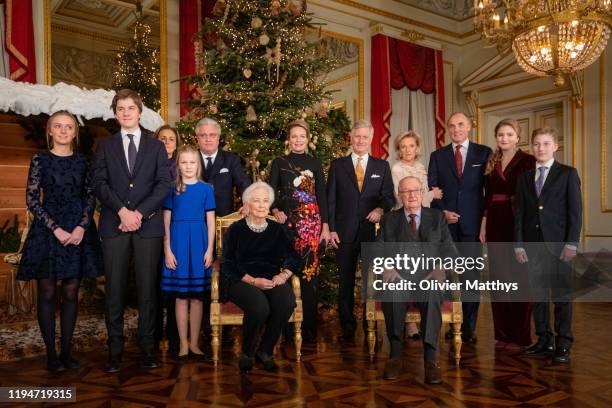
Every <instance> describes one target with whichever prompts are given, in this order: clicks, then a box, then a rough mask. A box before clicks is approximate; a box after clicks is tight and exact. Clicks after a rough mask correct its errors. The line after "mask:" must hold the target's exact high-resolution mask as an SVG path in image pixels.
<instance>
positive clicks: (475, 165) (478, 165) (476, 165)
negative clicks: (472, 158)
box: [472, 163, 482, 167]
mask: <svg viewBox="0 0 612 408" xmlns="http://www.w3.org/2000/svg"><path fill="white" fill-rule="evenodd" d="M480 166H482V163H480V164H472V167H480Z"/></svg>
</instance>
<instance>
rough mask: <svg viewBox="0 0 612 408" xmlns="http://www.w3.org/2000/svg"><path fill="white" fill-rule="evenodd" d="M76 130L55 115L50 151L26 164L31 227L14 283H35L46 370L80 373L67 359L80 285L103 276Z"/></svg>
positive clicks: (66, 117)
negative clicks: (57, 338)
mask: <svg viewBox="0 0 612 408" xmlns="http://www.w3.org/2000/svg"><path fill="white" fill-rule="evenodd" d="M77 142H78V125H77V122H76V119H75V118H74V116H72V114H70V113H69V112H66V111H59V112H56V113H54V114H53V115H51V117H50V118H49V120H48V122H47V144H48V146H49V150H48V151H43V152H41V153H39V154H36V155H34V157H33V158H32V161H31V163H30V173H29V175H28V185H27V187H26V201H27V206H28V209H29V210H30V211H31V212H32V213H33V214H34V222H33V223H32V226H31V228H30V231H29V232H28V236H27V239H26V241H25V244H24V247H23V254H22V257H21V263H20V265H19V272H18V274H17V279H19V280H32V279H36V280H37V284H38V306H37V310H38V324H39V326H40V331H41V334H42V337H43V339H44V342H45V346H46V348H47V367H48V369H49V371H52V372H57V371H63V370H65V369H67V368H78V367H79V363H78V362H77V361H76V360H74V359H73V358H72V356H71V342H72V334H73V331H74V326H75V323H76V318H77V307H78V292H79V283H80V280H81V278H83V277H96V276H99V275H101V274H102V273H103V266H102V257H101V251H100V241H99V238H98V233H97V231H96V227H95V224H94V222H93V219H92V217H93V212H94V209H95V204H96V200H95V198H94V195H93V191H92V186H91V179H90V173H89V164H88V161H87V159H86V157H85V156H84V155H83V154H81V153H79V152H76V145H77ZM57 281H61V289H60V293H61V312H60V322H61V354H60V355H59V358H58V356H57V354H56V351H55V306H56V290H57V285H56V282H57Z"/></svg>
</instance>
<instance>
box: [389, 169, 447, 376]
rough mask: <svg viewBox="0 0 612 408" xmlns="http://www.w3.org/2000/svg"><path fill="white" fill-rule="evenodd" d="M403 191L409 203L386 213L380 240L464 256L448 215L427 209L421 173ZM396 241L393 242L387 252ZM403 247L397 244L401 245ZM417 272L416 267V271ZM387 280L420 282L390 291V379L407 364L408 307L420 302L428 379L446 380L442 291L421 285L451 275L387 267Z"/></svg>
mask: <svg viewBox="0 0 612 408" xmlns="http://www.w3.org/2000/svg"><path fill="white" fill-rule="evenodd" d="M398 195H399V197H400V199H401V201H402V204H403V206H402V207H401V208H399V209H397V210H394V211H391V212H389V213H387V214H385V215H384V216H383V218H382V220H381V222H380V226H381V228H380V232H379V235H378V238H377V241H378V242H379V243H402V245H400V246H401V247H402V252H404V251H406V252H404V253H407V254H408V255H409V256H414V257H420V256H422V254H423V255H425V256H426V257H428V258H433V257H446V256H451V257H455V256H457V255H458V252H457V249H456V248H455V245H454V244H453V240H452V238H451V235H450V232H449V230H448V225H447V223H446V218H445V217H444V213H443V212H442V211H440V210H437V209H433V208H424V207H422V202H423V197H422V185H421V182H420V180H419V179H418V178H416V177H411V176H409V177H405V178H403V179H402V180H401V181H400V182H399V184H398ZM391 247H396V245H388V246H387V248H385V249H384V250H385V252H387V251H388V250H389V248H391ZM396 249H397V248H396ZM412 272H414V271H412ZM382 275H383V276H382V278H383V282H399V281H400V280H403V279H405V280H409V281H413V282H415V285H414V288H416V289H414V290H408V289H407V290H403V291H401V292H400V291H396V290H394V291H393V293H391V291H386V292H385V293H384V300H385V301H384V302H383V303H382V309H383V313H384V315H385V325H386V328H387V336H388V337H389V343H390V358H389V360H388V361H387V363H386V365H385V370H384V378H385V379H388V380H392V379H396V378H398V377H399V374H400V372H401V368H402V359H401V357H402V348H403V345H402V342H403V339H402V336H403V334H404V324H405V323H404V322H405V315H406V308H407V306H408V305H409V302H415V303H416V306H417V307H418V309H419V312H420V313H421V330H422V333H423V348H424V357H425V382H426V383H428V384H438V383H440V382H441V381H442V377H441V370H440V366H439V365H438V354H439V353H438V340H439V334H440V326H441V324H442V314H441V310H440V304H441V301H442V292H441V291H439V290H436V289H432V290H423V289H419V287H420V285H419V284H418V283H419V281H421V280H428V281H430V282H431V281H434V280H436V281H438V282H443V281H444V280H445V279H446V276H445V272H444V270H442V269H433V270H427V268H423V269H422V270H419V271H416V272H415V273H414V274H411V273H410V272H408V271H405V270H399V271H398V270H397V269H385V270H384V272H383V274H382Z"/></svg>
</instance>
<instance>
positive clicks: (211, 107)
mask: <svg viewBox="0 0 612 408" xmlns="http://www.w3.org/2000/svg"><path fill="white" fill-rule="evenodd" d="M208 112H209V113H210V114H212V115H216V114H217V112H219V109H218V108H217V105H215V104H210V105H208Z"/></svg>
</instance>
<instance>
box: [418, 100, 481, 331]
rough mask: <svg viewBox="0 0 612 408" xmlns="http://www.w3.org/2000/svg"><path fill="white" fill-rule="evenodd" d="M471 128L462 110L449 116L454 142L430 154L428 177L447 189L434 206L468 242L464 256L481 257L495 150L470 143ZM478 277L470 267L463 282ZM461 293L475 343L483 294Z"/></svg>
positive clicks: (456, 238)
mask: <svg viewBox="0 0 612 408" xmlns="http://www.w3.org/2000/svg"><path fill="white" fill-rule="evenodd" d="M471 129H472V126H471V122H470V119H469V118H468V117H467V116H466V115H465V114H463V113H460V112H459V113H454V114H452V115H451V116H450V117H449V118H448V121H447V131H448V134H449V136H450V139H451V143H450V144H448V145H447V146H445V147H443V148H441V149H438V150H435V151H434V152H432V153H431V157H430V159H429V170H428V172H427V178H428V181H429V187H430V188H433V187H438V188H440V189H441V190H442V191H444V197H443V198H442V199H439V200H433V202H432V203H431V207H432V208H438V209H440V210H443V211H444V215H445V217H446V221H447V222H448V227H449V230H450V232H451V235H452V237H453V240H454V241H455V242H465V243H466V244H465V245H458V249H459V251H460V252H462V255H463V256H468V257H472V258H476V257H478V256H479V248H478V245H477V244H476V243H477V242H478V241H479V240H478V234H479V232H480V221H481V219H482V200H483V197H484V180H485V176H484V173H485V168H486V165H487V160H488V159H489V156H490V155H491V153H492V152H491V149H490V148H489V147H487V146H484V145H480V144H478V143H474V142H470V140H469V139H468V134H469V133H470V130H471ZM469 243H471V244H469ZM479 278H480V276H479V273H478V271H477V270H468V271H466V272H464V273H463V274H462V275H461V280H462V282H465V280H470V281H471V280H475V279H479ZM462 287H465V284H464V285H462ZM461 295H462V301H463V324H462V327H461V332H462V337H463V340H464V341H465V342H467V343H474V342H475V341H476V336H475V334H474V332H475V330H476V319H477V315H478V306H479V304H480V293H479V292H478V291H464V290H462V293H461ZM447 335H448V333H447Z"/></svg>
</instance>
